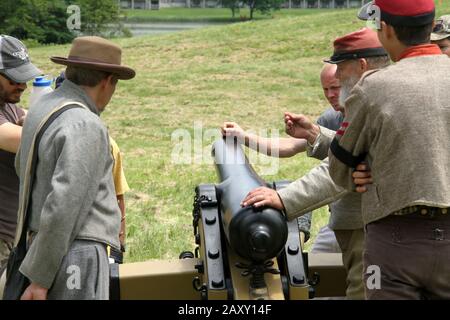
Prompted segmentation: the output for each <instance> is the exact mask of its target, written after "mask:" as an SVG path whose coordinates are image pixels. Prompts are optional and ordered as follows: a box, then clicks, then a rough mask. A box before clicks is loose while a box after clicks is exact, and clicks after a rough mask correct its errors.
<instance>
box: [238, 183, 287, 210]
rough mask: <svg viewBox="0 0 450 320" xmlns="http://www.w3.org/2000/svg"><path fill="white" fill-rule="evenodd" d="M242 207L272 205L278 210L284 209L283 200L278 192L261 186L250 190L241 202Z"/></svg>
mask: <svg viewBox="0 0 450 320" xmlns="http://www.w3.org/2000/svg"><path fill="white" fill-rule="evenodd" d="M241 206H242V207H247V206H254V207H257V208H258V207H265V206H267V207H271V208H274V209H277V210H284V205H283V202H282V201H281V199H280V196H279V195H278V193H277V192H276V191H275V190H273V189H270V188H267V187H259V188H256V189H255V190H252V191H250V192H249V194H248V195H247V196H246V197H245V199H244V200H242V202H241Z"/></svg>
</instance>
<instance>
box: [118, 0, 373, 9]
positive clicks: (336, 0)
mask: <svg viewBox="0 0 450 320" xmlns="http://www.w3.org/2000/svg"><path fill="white" fill-rule="evenodd" d="M118 1H119V5H120V7H121V8H122V9H147V10H150V9H153V10H157V9H159V8H173V7H181V8H220V7H221V6H222V4H221V1H220V0H118ZM369 1H370V0H287V1H286V2H285V3H284V5H283V6H282V7H283V8H311V9H340V8H359V7H361V6H362V5H364V4H366V3H367V2H369Z"/></svg>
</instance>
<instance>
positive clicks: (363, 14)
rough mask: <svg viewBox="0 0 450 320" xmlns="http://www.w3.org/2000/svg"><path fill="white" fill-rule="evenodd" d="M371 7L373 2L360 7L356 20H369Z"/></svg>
mask: <svg viewBox="0 0 450 320" xmlns="http://www.w3.org/2000/svg"><path fill="white" fill-rule="evenodd" d="M372 5H373V1H370V2H369V3H366V4H365V5H363V6H362V7H361V9H360V10H359V12H358V18H359V19H361V20H369V19H370V17H371V15H370V14H369V10H370V7H371V6H372Z"/></svg>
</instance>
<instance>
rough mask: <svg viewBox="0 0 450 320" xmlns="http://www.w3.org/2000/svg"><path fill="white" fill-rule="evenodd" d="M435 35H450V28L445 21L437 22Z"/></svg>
mask: <svg viewBox="0 0 450 320" xmlns="http://www.w3.org/2000/svg"><path fill="white" fill-rule="evenodd" d="M433 32H434V33H450V27H449V25H448V24H447V23H445V22H444V20H437V21H436V25H435V26H434V29H433Z"/></svg>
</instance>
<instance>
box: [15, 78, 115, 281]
mask: <svg viewBox="0 0 450 320" xmlns="http://www.w3.org/2000/svg"><path fill="white" fill-rule="evenodd" d="M67 101H76V102H80V103H82V104H84V105H85V106H87V107H88V109H89V111H88V110H86V109H82V108H76V109H70V110H68V111H66V112H64V113H63V114H61V115H60V116H59V117H58V118H57V119H56V120H55V121H54V122H53V123H52V124H51V125H50V126H49V127H48V129H47V130H46V131H45V133H44V135H43V136H42V139H41V142H40V144H39V152H38V162H37V168H36V177H35V180H34V185H33V188H32V190H31V202H30V206H31V207H30V209H29V213H30V214H31V215H30V220H29V226H28V230H29V231H32V232H35V233H37V234H36V235H35V236H34V240H33V242H32V244H31V246H30V248H29V250H28V252H27V255H26V257H25V260H24V261H23V263H22V265H21V267H20V272H22V273H23V274H24V275H25V276H26V277H28V278H29V279H30V281H32V282H35V283H37V284H39V285H40V286H42V287H45V288H50V287H51V286H52V284H53V281H54V279H55V276H56V274H57V272H58V270H59V268H60V264H61V262H62V259H63V258H64V256H65V255H66V254H67V252H68V250H69V247H70V245H71V242H70V241H71V239H72V238H74V239H79V240H91V241H96V242H99V243H103V244H107V245H110V246H112V247H114V248H117V249H119V229H120V209H119V207H118V205H117V201H116V197H115V191H114V182H113V177H112V173H111V172H112V165H113V159H112V156H111V152H110V147H109V139H108V132H107V129H106V127H105V125H104V124H103V123H102V121H101V120H100V118H99V113H98V111H97V108H96V106H95V104H94V102H93V101H92V100H91V99H90V98H89V97H88V96H87V95H86V93H85V91H84V90H82V88H80V87H79V86H77V85H75V84H74V83H72V82H70V81H69V80H66V81H64V83H63V84H62V86H61V87H60V88H59V89H58V90H56V91H54V92H52V93H50V94H47V95H46V96H44V97H43V98H42V99H41V100H40V101H39V103H38V104H35V105H34V106H32V107H31V108H30V111H29V112H28V115H27V118H26V121H25V124H24V127H23V133H22V142H21V145H20V149H19V152H18V154H17V156H16V170H17V173H18V175H19V178H20V180H21V184H20V199H19V201H22V199H23V197H24V196H28V195H24V194H23V192H24V185H23V181H24V177H25V174H26V171H25V170H26V162H27V158H28V153H29V151H30V148H31V143H32V138H33V136H34V134H35V132H36V130H37V127H38V125H39V123H40V122H41V121H42V119H43V118H44V117H45V116H46V115H48V114H49V113H50V112H51V111H52V110H53V109H54V108H56V107H58V106H60V105H62V104H63V103H64V102H67ZM21 221H23V216H22V217H21V216H19V223H20V222H21ZM19 230H20V228H19ZM16 242H17V237H16Z"/></svg>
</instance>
